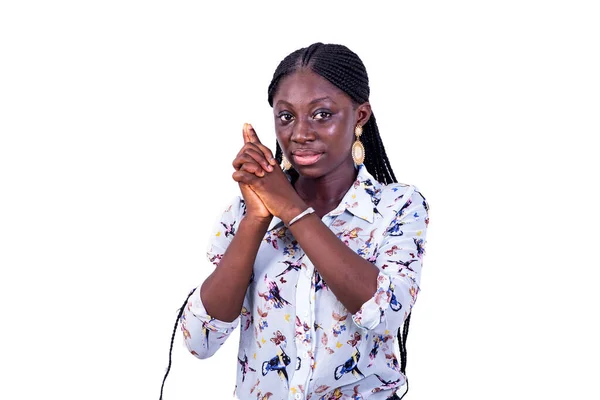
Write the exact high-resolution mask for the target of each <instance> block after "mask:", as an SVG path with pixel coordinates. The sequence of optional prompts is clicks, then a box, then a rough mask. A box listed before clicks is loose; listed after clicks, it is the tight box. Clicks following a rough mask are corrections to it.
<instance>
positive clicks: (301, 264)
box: [181, 166, 429, 400]
mask: <svg viewBox="0 0 600 400" xmlns="http://www.w3.org/2000/svg"><path fill="white" fill-rule="evenodd" d="M245 212H246V209H245V204H244V201H243V199H242V198H241V197H237V198H236V199H235V200H234V201H233V203H232V204H231V205H229V206H228V207H227V209H226V210H225V212H224V213H223V215H222V216H221V218H220V220H219V221H218V222H217V224H216V227H215V230H214V232H213V235H212V240H211V242H210V244H209V249H208V254H207V256H208V259H209V260H210V261H211V262H212V263H213V264H215V265H218V263H219V261H220V259H221V258H222V256H223V254H224V253H225V250H226V249H227V246H228V245H229V243H230V242H231V240H232V238H233V237H234V235H235V233H236V230H237V228H238V226H239V223H240V220H241V219H242V218H243V217H244V215H245ZM322 221H323V223H324V224H325V225H327V226H328V227H329V229H330V230H331V231H332V232H333V233H334V234H335V235H336V236H337V237H338V238H339V239H340V240H341V241H343V242H344V243H345V244H346V245H347V246H348V247H350V248H351V249H352V250H353V251H355V252H356V253H357V254H359V255H360V256H361V257H363V258H365V259H366V260H368V261H370V262H372V263H373V264H375V265H376V266H377V267H378V268H379V271H380V272H379V276H378V278H377V291H376V292H375V293H374V294H373V297H372V298H371V299H370V300H368V301H367V302H366V303H364V304H363V305H362V307H361V309H360V310H359V311H358V312H357V313H355V314H351V313H349V312H348V310H347V309H346V308H345V307H344V306H343V305H342V303H340V301H339V300H338V299H337V298H336V296H335V295H334V294H333V293H332V292H331V290H330V289H329V287H328V286H327V283H326V282H325V281H324V280H323V279H322V278H321V276H320V275H319V272H318V270H317V269H316V268H315V266H314V265H313V263H312V262H311V260H310V259H309V258H308V256H307V255H306V254H305V253H304V251H303V250H302V248H301V247H300V246H299V244H298V242H296V240H295V239H294V237H293V236H292V235H291V233H290V231H289V230H288V229H287V228H286V227H285V225H284V224H283V222H282V221H281V220H280V219H279V218H276V217H274V218H273V220H272V222H271V224H270V226H269V229H268V232H267V234H266V235H265V237H264V240H263V242H262V244H261V246H260V249H259V251H258V254H257V257H256V262H255V264H254V271H253V273H252V278H251V281H250V283H249V285H248V289H247V291H246V296H245V298H244V303H243V307H242V310H241V313H240V316H239V317H238V318H237V319H236V320H235V321H233V322H231V323H227V322H223V321H219V320H216V319H214V318H211V316H210V315H208V314H207V312H206V310H205V308H204V306H203V304H202V301H201V299H200V290H199V288H198V289H197V290H196V291H195V292H194V293H193V294H192V295H191V297H190V299H189V301H188V304H187V306H186V307H185V309H184V313H183V315H182V317H181V329H182V331H183V334H184V340H185V344H186V346H187V348H188V349H189V350H190V351H191V352H192V354H194V355H195V356H196V357H198V358H207V357H210V356H212V355H213V354H214V353H215V352H216V351H217V350H218V349H219V348H220V347H221V345H222V344H223V343H224V342H225V340H227V338H228V337H229V335H230V334H231V332H232V331H233V330H234V329H236V328H237V326H238V325H239V326H240V328H239V329H241V332H240V344H239V352H238V357H237V383H236V388H235V396H236V398H238V399H244V400H245V399H252V400H254V399H259V400H262V399H271V400H280V399H294V400H302V399H307V400H311V399H312V400H317V399H319V400H321V399H323V400H325V399H355V400H356V399H371V400H379V399H388V398H389V397H391V396H392V395H393V394H394V393H396V391H398V389H399V388H400V387H401V386H402V385H404V383H405V376H404V375H403V374H402V373H401V372H400V366H399V357H398V354H397V352H398V348H397V338H396V333H397V331H398V328H399V327H400V326H401V325H402V324H403V322H404V320H405V319H406V317H407V316H408V314H409V313H410V310H411V308H412V306H413V305H414V303H415V300H416V298H417V294H418V292H419V283H420V279H421V267H422V257H423V252H424V246H425V234H426V229H427V224H428V222H429V219H428V205H427V202H426V201H425V199H424V197H423V196H422V195H421V194H420V193H419V192H418V191H417V190H416V188H415V187H414V186H411V185H404V184H390V185H383V184H380V183H379V182H377V181H376V180H375V179H374V178H373V177H372V176H371V175H370V174H369V172H368V171H367V169H366V167H364V166H360V167H359V169H358V176H357V179H356V181H355V182H354V184H353V186H352V187H351V188H350V189H349V190H348V192H347V193H346V195H345V196H344V198H343V199H342V201H341V202H340V204H339V205H338V207H336V208H335V209H334V210H333V211H331V212H329V213H328V214H327V215H325V216H323V218H322ZM339 268H340V269H342V268H344V266H343V265H339ZM399 393H402V390H400V391H399Z"/></svg>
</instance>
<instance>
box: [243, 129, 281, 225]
mask: <svg viewBox="0 0 600 400" xmlns="http://www.w3.org/2000/svg"><path fill="white" fill-rule="evenodd" d="M250 130H252V132H254V129H253V128H252V126H251V125H250V124H244V128H243V131H242V133H243V136H244V147H242V150H240V152H239V153H238V154H237V156H236V158H235V159H234V160H233V167H234V168H235V169H236V171H235V172H234V173H233V179H234V180H236V181H237V182H238V183H239V186H240V191H241V192H242V197H243V198H244V201H245V203H246V217H254V218H257V219H258V220H270V219H271V218H272V217H273V214H271V212H270V211H269V210H268V209H267V208H266V207H265V205H264V204H263V202H262V200H261V199H260V198H259V197H258V195H257V194H256V193H255V192H254V191H253V190H252V189H251V188H250V186H249V185H247V184H246V183H243V182H241V181H239V180H238V179H236V174H238V172H240V171H244V172H245V173H248V174H253V175H254V176H255V177H262V176H264V175H265V172H267V171H268V170H269V169H270V170H271V171H272V170H273V166H274V165H277V162H276V160H275V158H274V157H273V154H272V153H271V151H270V150H269V149H268V148H267V147H265V146H263V145H262V144H260V143H259V144H258V145H257V144H256V143H252V136H251V135H250V134H249V131H250ZM254 136H256V133H254Z"/></svg>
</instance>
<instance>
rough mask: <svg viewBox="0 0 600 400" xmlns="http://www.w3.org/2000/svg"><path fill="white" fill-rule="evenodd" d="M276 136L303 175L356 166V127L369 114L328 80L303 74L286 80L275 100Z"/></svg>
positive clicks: (304, 72)
mask: <svg viewBox="0 0 600 400" xmlns="http://www.w3.org/2000/svg"><path fill="white" fill-rule="evenodd" d="M273 113H274V117H275V133H276V136H277V141H278V142H279V145H280V146H281V149H282V150H283V154H284V155H285V156H286V157H287V158H288V160H290V162H291V163H292V165H293V166H294V169H295V170H296V171H298V173H299V174H300V175H302V176H305V177H310V178H320V177H322V176H325V175H328V174H330V173H331V172H334V171H342V170H344V169H347V168H352V169H353V168H354V162H353V161H352V155H351V150H350V149H351V147H352V143H353V142H354V140H355V139H354V137H355V136H354V128H355V126H356V125H357V124H360V125H361V126H362V125H364V124H365V123H366V122H367V121H368V119H369V117H370V116H371V108H370V105H369V103H364V104H361V105H360V106H358V107H355V106H354V104H353V103H352V100H351V99H350V97H349V96H348V95H347V94H345V93H344V92H343V91H341V90H340V89H338V88H337V87H335V86H334V85H333V84H332V83H330V82H329V81H328V80H326V79H325V78H323V77H321V76H320V75H318V74H316V73H314V72H312V71H309V70H302V71H298V72H295V73H293V74H291V75H289V76H287V77H285V78H284V79H283V80H282V81H281V83H280V84H279V87H278V89H277V92H276V94H275V96H274V98H273Z"/></svg>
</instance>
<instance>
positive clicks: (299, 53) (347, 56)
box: [268, 43, 410, 397]
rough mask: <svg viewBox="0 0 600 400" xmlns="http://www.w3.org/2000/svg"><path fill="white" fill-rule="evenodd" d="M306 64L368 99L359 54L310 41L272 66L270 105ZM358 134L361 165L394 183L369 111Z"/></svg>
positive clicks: (402, 335)
mask: <svg viewBox="0 0 600 400" xmlns="http://www.w3.org/2000/svg"><path fill="white" fill-rule="evenodd" d="M306 68H308V69H310V70H311V71H313V72H315V73H317V74H319V75H320V76H322V77H323V78H325V79H327V80H328V81H329V82H331V83H332V84H333V85H334V86H336V87H337V88H338V89H340V90H342V91H343V92H344V93H346V94H347V95H348V96H349V97H350V98H351V99H352V101H353V102H354V104H355V105H356V106H358V105H360V104H362V103H365V102H367V101H369V94H370V89H369V77H368V75H367V70H366V68H365V66H364V64H363V62H362V61H361V59H360V58H359V57H358V55H356V53H354V52H353V51H352V50H350V49H348V48H347V47H346V46H343V45H339V44H323V43H313V44H311V45H310V46H308V47H305V48H302V49H299V50H296V51H294V52H293V53H291V54H289V55H288V56H287V57H285V58H284V59H283V61H281V63H280V64H279V66H278V67H277V69H276V70H275V73H274V74H273V79H272V80H271V84H270V85H269V89H268V96H269V97H268V100H269V105H270V106H271V107H273V97H274V96H275V93H276V92H277V88H278V87H279V84H280V83H281V81H282V80H283V78H285V77H286V76H288V75H291V74H292V73H294V72H296V71H299V70H301V69H306ZM360 138H361V140H362V142H363V145H364V147H365V161H364V165H365V167H366V168H367V170H368V171H369V173H371V174H372V175H373V177H374V178H375V179H376V180H377V181H379V182H381V183H384V184H389V183H397V182H398V181H397V180H396V176H395V175H394V171H392V167H391V165H390V161H389V160H388V158H387V154H386V152H385V147H384V146H383V142H382V141H381V137H380V136H379V128H378V127H377V122H376V120H375V115H374V114H371V117H370V118H369V120H368V121H367V123H366V124H365V125H364V126H363V134H362V136H361V137H360ZM275 146H276V150H275V158H276V159H277V162H278V163H281V160H282V156H283V152H282V150H281V147H280V146H279V143H276V145H275ZM290 172H292V174H293V175H292V176H293V178H297V176H294V175H297V173H296V172H295V171H293V170H291V171H290ZM409 324H410V313H409V314H408V316H407V317H406V320H405V321H404V326H403V327H401V328H399V329H398V333H397V335H398V345H399V348H400V370H401V371H402V373H403V374H405V372H406V338H407V336H408V327H409ZM406 385H407V387H406V392H405V393H404V394H403V395H402V397H404V395H406V393H407V392H408V380H407V382H406Z"/></svg>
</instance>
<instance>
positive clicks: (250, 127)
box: [246, 124, 254, 130]
mask: <svg viewBox="0 0 600 400" xmlns="http://www.w3.org/2000/svg"><path fill="white" fill-rule="evenodd" d="M246 125H248V130H250V129H254V128H253V127H252V125H251V124H246Z"/></svg>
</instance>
